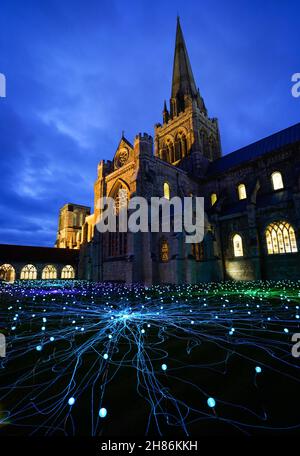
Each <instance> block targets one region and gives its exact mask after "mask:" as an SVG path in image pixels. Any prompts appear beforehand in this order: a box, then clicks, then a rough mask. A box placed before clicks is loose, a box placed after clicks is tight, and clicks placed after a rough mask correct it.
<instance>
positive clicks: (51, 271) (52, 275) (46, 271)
mask: <svg viewBox="0 0 300 456" xmlns="http://www.w3.org/2000/svg"><path fill="white" fill-rule="evenodd" d="M49 279H57V269H56V267H55V266H53V264H47V265H46V266H45V267H44V268H43V270H42V280H49Z"/></svg>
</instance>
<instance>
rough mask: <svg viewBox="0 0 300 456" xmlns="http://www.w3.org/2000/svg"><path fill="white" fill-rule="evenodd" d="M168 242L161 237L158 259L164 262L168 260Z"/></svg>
mask: <svg viewBox="0 0 300 456" xmlns="http://www.w3.org/2000/svg"><path fill="white" fill-rule="evenodd" d="M169 253H170V252H169V243H168V241H167V240H166V239H162V241H161V243H160V261H162V262H164V263H166V262H167V261H169Z"/></svg>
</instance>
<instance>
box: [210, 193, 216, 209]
mask: <svg viewBox="0 0 300 456" xmlns="http://www.w3.org/2000/svg"><path fill="white" fill-rule="evenodd" d="M217 199H218V197H217V194H216V193H212V194H211V195H210V202H211V205H212V206H213V205H214V204H215V203H216V202H217Z"/></svg>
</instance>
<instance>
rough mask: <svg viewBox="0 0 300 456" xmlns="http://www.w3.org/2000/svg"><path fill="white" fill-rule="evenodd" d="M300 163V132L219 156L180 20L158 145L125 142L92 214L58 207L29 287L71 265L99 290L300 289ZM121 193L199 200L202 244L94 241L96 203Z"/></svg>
mask: <svg viewBox="0 0 300 456" xmlns="http://www.w3.org/2000/svg"><path fill="white" fill-rule="evenodd" d="M299 157H300V123H298V124H296V125H294V126H291V127H289V128H287V129H285V130H282V131H279V132H277V133H275V134H273V135H271V136H269V137H266V138H264V139H261V140H259V141H257V142H255V143H253V144H250V145H248V146H246V147H243V148H241V149H239V150H237V151H234V152H232V153H229V154H227V155H225V156H222V148H221V139H220V133H219V126H218V120H217V119H216V118H214V117H209V113H208V111H207V108H206V105H205V102H204V100H203V98H202V96H201V93H200V91H199V89H198V88H197V85H196V83H195V79H194V76H193V72H192V67H191V63H190V60H189V56H188V52H187V48H186V44H185V40H184V37H183V33H182V29H181V25H180V22H179V19H177V29H176V41H175V53H174V62H173V76H172V87H171V97H170V100H169V103H168V104H167V103H166V102H164V105H163V111H162V121H161V123H157V124H156V125H155V127H154V136H151V135H150V134H147V133H143V134H142V133H139V134H137V135H136V137H135V138H134V140H133V142H131V141H130V140H129V139H127V138H126V137H125V136H124V135H123V136H122V138H121V139H120V141H119V145H118V147H117V150H116V152H115V154H114V156H113V158H112V160H107V161H104V160H102V161H100V162H99V164H98V167H97V178H96V181H95V184H94V210H93V211H91V209H90V208H89V207H86V206H82V205H78V204H72V203H67V204H65V206H63V208H62V209H61V210H60V214H59V223H58V232H57V240H56V244H55V247H56V249H48V251H49V252H48V253H47V252H46V251H45V252H44V254H43V255H40V258H42V259H40V260H36V261H37V263H38V264H37V265H36V266H34V265H33V266H34V267H35V269H36V271H35V273H34V277H32V276H30V277H29V276H28V278H42V274H43V270H44V268H45V267H46V266H47V267H49V266H52V267H53V268H54V269H55V271H56V272H53V271H54V270H52V273H53V275H52V276H51V274H50V273H49V277H48V278H66V277H63V276H62V275H61V273H62V271H63V268H65V267H66V264H65V263H66V262H68V263H70V265H68V267H72V273H70V274H71V276H70V277H69V278H79V279H86V280H93V281H99V282H100V281H101V282H102V281H113V282H121V283H128V284H130V283H142V284H145V285H152V284H164V283H167V284H181V283H199V282H203V281H221V280H258V279H287V278H290V279H299V278H300V255H299V253H298V249H299V248H300V244H299V242H300V240H299V239H300V160H299ZM120 189H122V190H123V194H125V195H126V198H127V200H130V198H132V197H133V196H142V197H144V198H146V199H148V200H149V199H150V198H151V197H154V196H156V197H163V196H164V197H165V198H167V199H170V198H172V197H174V196H179V197H180V198H183V197H185V196H191V195H193V196H203V197H204V201H205V213H206V217H207V220H208V223H207V226H206V229H205V236H204V239H203V241H202V242H200V243H197V244H188V243H186V242H185V239H184V234H183V233H176V232H172V231H171V232H170V233H162V232H161V233H159V232H158V233H151V232H148V233H142V232H138V233H130V232H128V233H121V232H116V233H99V231H98V230H97V228H96V224H97V221H98V220H99V219H100V218H101V216H102V214H101V211H100V208H99V204H98V202H99V199H100V198H101V197H103V196H110V197H113V198H115V199H116V200H117V198H118V195H119V190H120ZM11 247H13V246H11ZM41 249H42V248H41ZM15 250H16V246H15ZM50 250H51V252H52V253H51V255H52V257H51V260H50V259H49V261H48V259H47V255H50ZM54 250H55V251H56V252H60V257H59V261H58V260H57V259H56V256H55V255H57V254H56V253H55V252H53V251H54ZM6 251H7V252H6V254H4V255H3V254H2V253H1V252H2V250H1V248H0V265H1V263H3V265H2V266H0V274H1V268H2V276H3V274H4V273H3V266H6V267H7V265H8V264H9V263H11V264H12V263H13V260H11V258H10V253H9V249H6ZM71 254H72V255H73V256H72V257H70V255H71ZM26 255H27V257H28V256H29V257H30V252H27V254H26ZM64 255H66V259H65V260H64V258H63V256H64ZM17 256H18V255H17ZM50 261H51V264H48V263H49V262H50ZM31 262H32V263H33V262H34V260H32V261H31ZM12 267H13V268H14V269H16V271H19V273H17V272H16V278H25V277H24V274H23V277H22V270H23V269H22V268H24V267H25V260H24V261H23V262H22V254H20V255H19V256H18V261H17V264H16V265H13V266H12ZM6 269H7V268H6ZM69 271H71V270H69ZM18 274H20V275H19V277H18Z"/></svg>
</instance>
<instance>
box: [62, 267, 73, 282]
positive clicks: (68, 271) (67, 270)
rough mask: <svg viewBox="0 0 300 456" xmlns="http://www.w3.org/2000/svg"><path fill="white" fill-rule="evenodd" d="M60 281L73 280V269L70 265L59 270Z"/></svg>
mask: <svg viewBox="0 0 300 456" xmlns="http://www.w3.org/2000/svg"><path fill="white" fill-rule="evenodd" d="M61 278H62V279H75V269H74V268H73V266H71V265H70V264H67V265H66V266H64V267H63V268H62V270H61Z"/></svg>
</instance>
